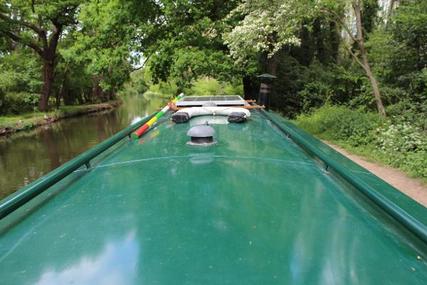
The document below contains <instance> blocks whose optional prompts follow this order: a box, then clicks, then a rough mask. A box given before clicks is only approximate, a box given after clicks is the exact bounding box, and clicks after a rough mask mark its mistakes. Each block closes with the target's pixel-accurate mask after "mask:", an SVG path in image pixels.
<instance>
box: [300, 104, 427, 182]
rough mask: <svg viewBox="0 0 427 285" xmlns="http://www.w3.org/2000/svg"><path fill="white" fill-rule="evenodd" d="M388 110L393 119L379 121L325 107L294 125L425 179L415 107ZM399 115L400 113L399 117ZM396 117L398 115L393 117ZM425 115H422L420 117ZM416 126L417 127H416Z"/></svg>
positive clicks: (423, 140)
mask: <svg viewBox="0 0 427 285" xmlns="http://www.w3.org/2000/svg"><path fill="white" fill-rule="evenodd" d="M404 106H405V105H396V106H394V107H393V108H390V113H393V114H395V115H394V116H392V117H390V118H387V119H383V118H381V117H380V116H379V115H377V114H376V113H366V112H362V111H359V110H351V109H349V108H348V107H344V106H331V105H325V106H323V107H321V108H319V109H317V110H315V111H313V112H312V113H310V114H305V115H300V116H298V117H297V119H296V121H295V122H296V124H297V125H298V126H300V127H301V128H303V129H305V130H306V131H308V132H310V133H312V134H314V135H316V136H318V137H320V138H322V139H326V140H329V141H332V142H335V143H338V144H340V145H344V146H349V147H350V148H353V149H354V150H356V151H359V152H361V153H364V154H365V155H368V156H370V157H373V158H375V159H378V160H381V161H382V162H384V163H386V164H388V165H391V166H393V167H397V168H400V169H402V170H404V171H405V172H407V173H408V174H410V175H412V176H415V177H421V178H424V179H425V178H427V167H426V165H427V133H426V130H425V128H423V124H421V123H419V122H418V121H417V120H415V121H414V120H412V119H411V118H417V117H418V118H419V119H418V120H419V121H421V120H424V121H425V119H424V118H425V116H424V115H422V113H417V112H415V111H414V110H419V109H417V108H416V106H414V105H411V106H412V107H413V109H406V110H404ZM400 112H402V113H400ZM396 113H399V114H400V115H398V114H396ZM424 114H425V113H424ZM417 122H418V123H417Z"/></svg>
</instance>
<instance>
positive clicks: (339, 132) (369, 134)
mask: <svg viewBox="0 0 427 285" xmlns="http://www.w3.org/2000/svg"><path fill="white" fill-rule="evenodd" d="M296 121H297V124H298V125H299V126H300V127H302V128H303V129H305V130H307V131H308V132H310V133H312V134H315V135H320V136H322V137H324V138H326V139H332V140H337V141H346V142H349V143H350V144H351V145H352V146H359V145H367V144H369V143H371V142H373V140H374V138H375V136H374V130H375V129H376V128H377V127H379V126H380V125H381V123H382V122H381V119H380V117H379V116H378V115H376V114H373V113H363V112H360V111H356V110H351V109H348V108H347V107H344V106H331V105H325V106H323V107H321V108H319V109H317V110H315V111H314V112H312V113H310V114H308V115H300V116H298V117H297V119H296Z"/></svg>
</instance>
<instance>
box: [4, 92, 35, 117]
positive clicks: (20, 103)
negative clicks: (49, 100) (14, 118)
mask: <svg viewBox="0 0 427 285" xmlns="http://www.w3.org/2000/svg"><path fill="white" fill-rule="evenodd" d="M39 97H40V95H39V94H34V93H28V92H8V93H5V94H3V96H1V95H0V114H20V113H25V112H32V111H35V110H36V108H37V103H38V100H39Z"/></svg>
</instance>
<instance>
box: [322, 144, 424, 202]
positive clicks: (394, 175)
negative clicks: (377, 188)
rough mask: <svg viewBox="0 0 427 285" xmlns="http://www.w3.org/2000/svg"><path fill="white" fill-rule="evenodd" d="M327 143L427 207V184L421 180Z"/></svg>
mask: <svg viewBox="0 0 427 285" xmlns="http://www.w3.org/2000/svg"><path fill="white" fill-rule="evenodd" d="M325 143H326V144H328V145H329V146H330V147H332V148H333V149H335V150H336V151H338V152H339V153H341V154H342V155H344V156H346V157H348V158H349V159H351V160H353V161H354V162H356V163H357V164H359V165H361V166H363V167H364V168H366V169H368V170H369V171H371V172H372V173H374V174H375V175H376V176H378V177H380V178H381V179H383V180H384V181H386V182H387V183H389V184H390V185H392V186H394V187H395V188H397V189H399V190H400V191H402V192H403V193H405V194H406V195H408V196H409V197H411V198H412V199H414V200H415V201H417V202H418V203H420V204H421V205H423V206H424V207H427V186H426V185H424V184H423V183H422V182H421V181H420V180H418V179H414V178H411V177H409V176H408V175H406V174H405V173H403V172H402V171H399V170H397V169H394V168H391V167H387V166H382V165H379V164H376V163H373V162H369V161H367V160H366V159H365V158H363V157H360V156H357V155H354V154H351V153H349V152H347V151H346V150H344V149H342V148H341V147H339V146H336V145H333V144H331V143H329V142H325Z"/></svg>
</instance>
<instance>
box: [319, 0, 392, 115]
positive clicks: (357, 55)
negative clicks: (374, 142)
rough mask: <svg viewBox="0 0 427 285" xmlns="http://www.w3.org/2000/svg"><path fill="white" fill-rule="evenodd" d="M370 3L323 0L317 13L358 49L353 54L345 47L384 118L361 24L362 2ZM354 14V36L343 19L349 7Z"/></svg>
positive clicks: (350, 49) (357, 0)
mask: <svg viewBox="0 0 427 285" xmlns="http://www.w3.org/2000/svg"><path fill="white" fill-rule="evenodd" d="M366 1H372V0H365V1H363V0H341V1H332V0H324V1H323V2H322V3H321V5H320V6H319V7H320V9H319V12H321V13H323V14H326V15H328V16H329V17H330V19H331V20H333V21H335V22H336V23H337V24H338V25H339V26H340V27H341V28H342V30H343V31H344V32H345V33H346V34H347V36H348V37H349V38H350V39H351V40H352V42H353V43H354V44H356V46H357V48H358V50H357V51H358V52H354V51H353V50H352V48H350V47H348V46H346V49H347V51H348V52H349V53H350V55H351V56H352V57H353V59H354V60H355V61H356V62H357V64H359V65H360V66H361V67H362V69H363V70H364V72H365V74H366V76H367V77H368V79H369V82H370V84H371V87H372V93H373V96H374V98H375V103H376V105H377V110H378V113H379V114H380V115H381V116H385V115H386V112H385V108H384V104H383V101H382V98H381V92H380V88H379V84H378V80H377V79H376V76H375V75H374V73H373V72H372V69H371V65H370V63H369V59H368V51H367V49H366V47H365V39H366V35H365V32H364V31H365V29H364V24H363V15H362V12H363V7H364V4H366V3H364V2H366ZM349 6H350V7H351V9H352V11H353V13H354V17H355V18H354V20H355V24H356V25H355V26H356V33H355V34H354V32H353V30H352V28H351V24H352V21H351V20H350V21H346V20H345V19H344V17H343V14H344V13H345V10H348V9H349V8H350V7H349Z"/></svg>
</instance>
